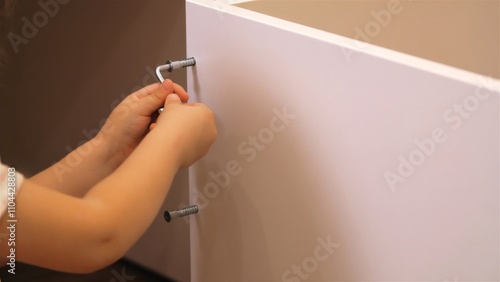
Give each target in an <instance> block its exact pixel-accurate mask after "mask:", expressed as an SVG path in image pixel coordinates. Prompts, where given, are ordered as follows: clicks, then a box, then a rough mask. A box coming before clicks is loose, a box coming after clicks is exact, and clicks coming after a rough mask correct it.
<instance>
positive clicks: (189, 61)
mask: <svg viewBox="0 0 500 282" xmlns="http://www.w3.org/2000/svg"><path fill="white" fill-rule="evenodd" d="M180 63H181V66H182V67H183V68H186V67H191V66H194V65H196V60H195V59H194V57H191V58H187V59H185V60H181V61H180Z"/></svg>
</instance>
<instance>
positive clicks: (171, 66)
mask: <svg viewBox="0 0 500 282" xmlns="http://www.w3.org/2000/svg"><path fill="white" fill-rule="evenodd" d="M194 65H196V60H195V59H194V57H191V58H187V59H184V60H180V61H173V62H172V61H167V62H166V64H164V65H161V66H158V67H157V68H156V77H157V78H158V80H159V81H160V82H163V80H165V78H166V77H163V75H162V74H161V72H162V71H163V70H167V71H168V72H172V71H173V70H176V69H181V68H187V67H192V66H194Z"/></svg>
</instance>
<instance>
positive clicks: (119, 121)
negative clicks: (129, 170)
mask: <svg viewBox="0 0 500 282" xmlns="http://www.w3.org/2000/svg"><path fill="white" fill-rule="evenodd" d="M171 93H175V94H177V95H178V97H179V98H180V100H182V101H187V99H188V98H189V96H188V94H187V93H186V91H185V90H184V89H183V88H182V87H181V86H179V85H177V84H175V83H173V82H172V81H171V80H169V79H167V80H165V81H164V82H163V83H162V84H160V83H155V84H151V85H149V86H146V87H144V88H142V89H140V90H138V91H136V92H134V93H132V94H130V95H129V96H127V98H125V99H124V100H123V101H122V102H121V103H120V104H119V105H118V106H116V108H115V109H114V110H113V111H112V112H111V114H110V115H109V117H108V119H107V120H106V123H105V124H104V125H103V127H102V128H101V130H100V132H99V133H98V135H97V136H96V137H95V139H96V140H104V141H105V142H106V143H107V145H108V146H109V158H110V160H111V161H112V162H113V163H115V164H116V165H119V164H120V163H121V162H123V161H124V160H125V159H126V158H127V157H128V156H129V155H130V154H131V153H132V152H133V151H134V149H135V148H136V147H137V145H138V144H139V143H140V142H141V141H142V139H143V138H144V136H146V134H147V133H148V131H149V125H150V124H151V121H152V116H153V115H154V114H156V111H157V110H158V108H160V107H162V106H163V105H164V103H165V99H166V98H167V96H168V95H169V94H171Z"/></svg>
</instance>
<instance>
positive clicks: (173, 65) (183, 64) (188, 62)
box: [167, 57, 196, 72]
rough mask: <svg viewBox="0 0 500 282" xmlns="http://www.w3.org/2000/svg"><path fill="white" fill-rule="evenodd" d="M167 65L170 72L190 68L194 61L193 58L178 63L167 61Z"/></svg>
mask: <svg viewBox="0 0 500 282" xmlns="http://www.w3.org/2000/svg"><path fill="white" fill-rule="evenodd" d="M167 65H168V66H169V68H168V71H169V72H172V71H173V70H177V69H181V68H187V67H192V66H194V65H196V60H195V59H194V57H191V58H187V59H184V60H180V61H173V62H172V61H167Z"/></svg>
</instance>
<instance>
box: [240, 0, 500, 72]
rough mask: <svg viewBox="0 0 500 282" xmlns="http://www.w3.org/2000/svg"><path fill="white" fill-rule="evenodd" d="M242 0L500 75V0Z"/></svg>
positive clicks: (314, 24)
mask: <svg viewBox="0 0 500 282" xmlns="http://www.w3.org/2000/svg"><path fill="white" fill-rule="evenodd" d="M238 6H241V7H244V8H246V9H249V10H253V11H257V12H260V13H263V14H267V15H271V16H274V17H278V18H281V19H285V20H288V21H292V22H296V23H300V24H303V25H307V26H310V27H314V28H317V29H321V30H325V31H328V32H331V33H335V34H338V35H342V36H345V37H350V38H355V39H358V40H360V41H362V42H366V43H371V44H375V45H378V46H382V47H385V48H389V49H393V50H396V51H400V52H403V53H406V54H410V55H414V56H417V57H421V58H425V59H428V60H431V61H435V62H439V63H443V64H446V65H450V66H454V67H457V68H461V69H465V70H468V71H471V72H475V73H479V74H482V75H486V76H491V77H494V78H497V79H498V78H500V67H499V63H500V57H499V56H500V54H499V52H498V50H499V44H500V23H499V19H500V16H499V9H500V2H499V1H489V0H480V1H426V0H415V1H409V0H392V1H390V0H383V1H369V0H356V1H307V0H306V1H291V0H281V1H276V0H271V1H269V0H263V1H250V2H246V3H241V4H239V5H238ZM355 47H358V48H360V49H364V48H369V47H367V46H366V45H365V44H364V43H363V44H358V45H356V46H355Z"/></svg>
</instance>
